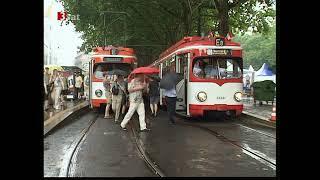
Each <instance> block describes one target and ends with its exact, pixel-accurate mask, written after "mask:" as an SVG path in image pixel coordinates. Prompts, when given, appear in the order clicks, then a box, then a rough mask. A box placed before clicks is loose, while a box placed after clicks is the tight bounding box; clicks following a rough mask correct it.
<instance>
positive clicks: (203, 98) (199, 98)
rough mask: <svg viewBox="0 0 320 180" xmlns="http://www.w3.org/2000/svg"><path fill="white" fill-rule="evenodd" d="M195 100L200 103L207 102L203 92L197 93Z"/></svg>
mask: <svg viewBox="0 0 320 180" xmlns="http://www.w3.org/2000/svg"><path fill="white" fill-rule="evenodd" d="M197 98H198V100H199V101H200V102H204V101H205V100H207V94H206V93H205V92H203V91H202V92H199V93H198V95H197Z"/></svg>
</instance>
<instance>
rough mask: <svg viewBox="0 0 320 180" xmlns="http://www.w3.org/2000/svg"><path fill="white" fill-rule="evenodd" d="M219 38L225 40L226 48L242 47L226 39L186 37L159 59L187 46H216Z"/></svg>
mask: <svg viewBox="0 0 320 180" xmlns="http://www.w3.org/2000/svg"><path fill="white" fill-rule="evenodd" d="M217 38H223V39H224V43H225V44H224V46H240V43H237V42H233V41H231V40H228V39H227V38H225V37H221V36H219V37H217V36H215V37H213V39H210V38H208V37H200V36H188V37H184V38H183V39H181V40H180V41H178V42H177V43H176V44H174V45H173V46H171V47H170V48H168V49H167V50H165V51H164V52H163V53H161V54H160V56H159V58H162V57H164V56H166V55H168V54H170V53H172V52H174V51H175V50H177V49H179V48H182V47H186V46H196V45H207V46H210V45H211V46H215V45H216V44H215V40H216V39H217Z"/></svg>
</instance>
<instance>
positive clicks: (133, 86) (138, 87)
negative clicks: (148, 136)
mask: <svg viewBox="0 0 320 180" xmlns="http://www.w3.org/2000/svg"><path fill="white" fill-rule="evenodd" d="M146 88H147V84H146V83H145V81H144V75H143V74H135V76H134V79H133V80H132V81H131V82H130V83H129V84H128V91H129V101H130V106H129V110H128V112H127V114H126V115H125V117H124V118H123V121H122V122H121V125H120V126H121V128H122V129H123V130H127V129H126V125H127V123H128V122H129V120H130V119H131V117H132V115H133V114H134V113H135V111H137V113H138V115H139V123H140V131H148V130H150V129H148V128H147V127H146V122H145V109H144V108H145V107H144V103H143V98H142V92H143V90H144V89H146Z"/></svg>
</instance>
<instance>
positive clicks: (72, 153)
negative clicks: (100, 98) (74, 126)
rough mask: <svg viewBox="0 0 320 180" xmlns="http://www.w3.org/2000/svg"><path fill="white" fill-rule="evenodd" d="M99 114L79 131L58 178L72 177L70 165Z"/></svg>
mask: <svg viewBox="0 0 320 180" xmlns="http://www.w3.org/2000/svg"><path fill="white" fill-rule="evenodd" d="M98 116H99V114H97V115H95V117H94V118H92V119H91V121H90V123H89V125H88V126H87V127H86V128H85V129H83V130H82V131H81V133H80V134H79V136H78V137H77V138H76V139H75V140H74V141H73V143H72V144H71V145H70V149H71V150H70V151H69V153H68V155H67V158H66V159H65V160H64V162H63V167H62V169H61V170H60V174H59V177H72V172H71V169H72V165H73V163H74V162H75V157H76V154H77V152H78V150H79V145H80V144H81V143H82V142H83V140H84V139H85V137H86V135H87V134H88V132H89V130H90V128H91V126H92V125H93V124H94V123H95V122H96V120H97V119H98Z"/></svg>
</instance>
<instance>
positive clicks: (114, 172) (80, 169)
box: [71, 114, 156, 177]
mask: <svg viewBox="0 0 320 180" xmlns="http://www.w3.org/2000/svg"><path fill="white" fill-rule="evenodd" d="M102 117H103V114H100V115H99V118H98V119H97V120H96V122H95V123H94V124H93V125H92V127H91V128H90V130H89V132H88V134H87V135H86V138H85V139H84V140H83V141H82V143H81V144H80V146H79V150H78V153H77V154H76V161H75V163H74V164H73V165H72V168H71V176H73V177H83V176H86V177H153V176H155V177H156V175H155V174H153V173H152V172H151V171H150V169H149V168H148V167H147V165H146V164H145V162H144V160H143V159H142V158H141V156H140V154H139V153H138V150H137V148H136V146H135V144H134V143H133V139H132V137H131V136H130V134H129V133H130V132H129V129H128V131H122V130H121V129H120V125H118V124H115V123H114V121H113V120H112V119H104V118H102Z"/></svg>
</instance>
